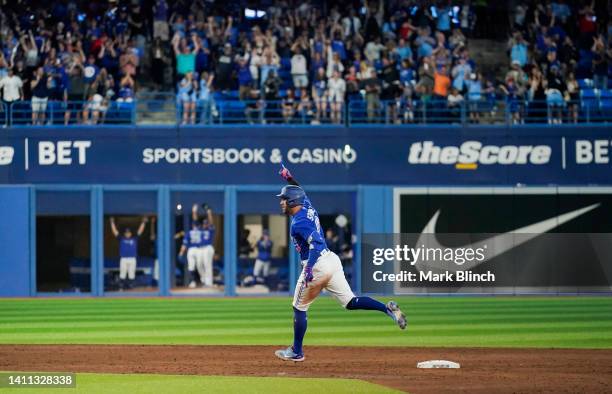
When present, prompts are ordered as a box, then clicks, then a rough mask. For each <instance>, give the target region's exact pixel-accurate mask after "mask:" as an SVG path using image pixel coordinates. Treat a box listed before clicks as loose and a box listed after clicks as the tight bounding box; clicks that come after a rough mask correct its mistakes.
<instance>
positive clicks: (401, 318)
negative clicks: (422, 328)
mask: <svg viewBox="0 0 612 394" xmlns="http://www.w3.org/2000/svg"><path fill="white" fill-rule="evenodd" d="M387 310H388V311H389V314H390V315H391V317H393V320H395V322H396V323H397V325H398V326H399V328H401V329H402V330H405V329H406V325H407V324H408V322H407V321H406V315H405V314H404V313H403V312H402V310H401V309H400V308H399V306H398V305H397V303H396V302H395V301H389V302H387Z"/></svg>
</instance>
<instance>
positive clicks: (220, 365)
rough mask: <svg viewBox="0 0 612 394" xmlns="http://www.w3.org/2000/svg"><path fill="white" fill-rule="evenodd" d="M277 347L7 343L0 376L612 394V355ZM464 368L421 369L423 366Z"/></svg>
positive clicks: (609, 352)
mask: <svg viewBox="0 0 612 394" xmlns="http://www.w3.org/2000/svg"><path fill="white" fill-rule="evenodd" d="M276 349H278V347H275V346H182V345H181V346H151V345H1V346H0V370H5V371H62V372H100V373H101V372H104V373H126V374H128V373H129V374H133V373H159V374H182V375H235V376H251V377H255V376H271V377H320V378H324V377H328V378H354V379H363V380H367V381H370V382H373V383H377V384H381V385H384V386H388V387H392V388H395V389H399V390H402V391H408V392H411V393H440V392H481V393H492V392H514V393H516V392H557V393H558V392H567V393H576V392H588V393H599V392H610V390H611V387H612V350H588V349H515V348H511V349H507V348H408V347H361V348H357V347H327V346H325V347H323V346H312V347H310V346H309V347H306V348H305V351H306V361H305V362H303V363H293V362H286V361H282V360H279V359H277V358H276V357H275V356H274V350H276ZM432 359H445V360H452V361H456V362H459V363H460V364H461V369H458V370H451V369H437V370H423V369H417V368H416V363H417V362H419V361H424V360H432Z"/></svg>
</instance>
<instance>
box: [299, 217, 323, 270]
mask: <svg viewBox="0 0 612 394" xmlns="http://www.w3.org/2000/svg"><path fill="white" fill-rule="evenodd" d="M318 223H319V222H318V217H314V218H313V219H309V218H307V217H304V218H301V219H300V220H298V221H296V222H294V223H293V226H292V230H293V233H294V236H297V237H299V238H301V239H302V241H303V244H304V246H307V247H308V263H307V265H308V266H310V267H312V266H314V265H315V263H316V262H317V259H318V258H319V256H320V255H321V252H323V251H324V250H325V249H326V248H327V245H326V244H325V240H324V239H323V237H322V236H321V231H320V228H319V224H318Z"/></svg>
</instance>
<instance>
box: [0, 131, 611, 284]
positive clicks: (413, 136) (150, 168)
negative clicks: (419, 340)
mask: <svg viewBox="0 0 612 394" xmlns="http://www.w3.org/2000/svg"><path fill="white" fill-rule="evenodd" d="M611 142H612V131H611V130H610V128H609V127H607V126H605V125H603V126H597V127H592V126H590V127H589V128H582V127H572V126H556V127H554V128H553V127H548V126H545V127H527V126H525V127H515V128H512V129H508V128H504V127H499V128H498V127H486V126H481V127H470V128H465V129H462V128H459V127H444V128H442V127H426V128H424V127H414V128H401V129H399V128H388V129H385V128H380V127H372V128H369V127H364V128H351V129H347V128H336V127H323V128H317V129H313V128H306V127H280V126H272V127H267V128H264V127H255V128H244V127H222V128H214V129H206V128H165V127H163V128H138V127H136V128H134V127H97V126H96V127H75V128H29V129H24V128H20V129H9V130H5V131H3V133H2V134H1V135H0V183H2V184H3V185H2V186H0V213H1V214H2V217H3V223H2V224H0V245H1V248H2V254H1V255H0V295H1V296H34V295H51V294H55V293H46V292H44V291H41V290H40V289H37V285H36V274H37V272H36V267H37V253H36V245H37V239H36V238H37V229H36V218H37V215H70V214H78V215H82V216H86V217H87V220H88V225H89V228H90V232H89V234H87V236H88V238H89V252H90V256H91V263H90V264H91V271H90V272H91V275H90V281H91V285H90V292H91V293H90V294H91V295H94V296H100V295H104V294H105V291H104V284H103V277H104V269H105V267H104V256H103V247H102V246H101V245H102V244H103V242H104V232H105V227H104V226H105V217H106V216H108V215H139V214H147V215H155V216H157V217H158V221H157V223H156V233H157V234H158V238H157V242H156V250H155V254H156V256H157V257H158V260H159V272H160V276H159V287H158V291H157V293H158V294H160V295H169V294H172V292H171V289H170V272H171V267H170V265H171V261H172V260H173V258H174V257H173V256H172V255H171V254H172V252H173V248H172V246H171V242H172V239H171V238H172V237H171V233H172V232H173V231H171V230H172V229H171V228H170V227H171V216H172V214H173V212H172V210H173V205H174V201H175V197H174V196H175V195H176V194H177V193H200V194H201V195H205V196H206V197H205V198H206V200H207V202H209V203H210V204H211V205H213V206H214V207H215V210H216V212H218V213H221V214H222V215H223V219H222V220H223V226H222V231H223V235H224V236H223V244H222V249H223V255H224V257H223V259H224V261H225V262H226V266H225V269H226V271H225V283H224V290H223V291H224V294H226V295H235V294H236V275H235V274H236V269H237V267H236V263H235V262H236V260H237V246H238V245H237V236H236V234H237V231H238V229H237V225H238V223H237V215H239V214H241V213H247V212H258V213H262V214H276V213H278V207H277V200H276V198H275V197H274V196H273V194H274V193H276V192H277V191H278V189H279V187H280V186H281V185H282V184H281V182H279V179H278V176H277V174H276V172H277V169H278V166H279V162H280V161H281V160H283V161H284V162H285V164H286V165H287V166H289V167H290V168H291V169H292V171H293V172H294V174H295V176H296V177H297V178H298V179H299V180H300V182H301V183H302V184H303V185H305V187H306V190H307V192H309V194H310V195H311V197H312V198H313V200H314V201H315V203H316V205H317V208H318V209H319V210H320V211H321V212H322V213H329V214H332V213H336V212H343V211H347V212H348V213H349V214H350V215H351V216H352V218H353V220H352V221H353V232H354V233H355V234H357V236H358V237H359V236H361V235H363V234H368V233H391V232H393V231H394V230H396V231H397V229H398V227H397V223H398V220H399V219H398V215H399V210H398V208H397V203H396V201H397V198H396V199H395V200H394V193H396V190H399V189H398V188H401V187H421V188H427V187H431V188H434V189H435V190H437V191H438V194H439V193H440V191H442V192H448V193H450V194H452V193H453V190H459V189H461V190H465V189H466V188H467V189H469V188H470V187H480V188H482V187H491V188H508V187H510V188H516V187H518V188H527V189H529V188H534V187H545V188H546V189H547V191H546V193H548V194H550V191H551V190H554V193H556V190H557V189H556V187H557V186H560V187H582V188H587V189H589V188H596V187H606V186H612V171H610V170H611V169H612V168H611V166H612V164H611V163H610V158H609V156H610V155H612V147H610V144H611ZM534 190H535V189H534ZM606 190H608V189H606ZM606 193H607V192H606ZM54 195H57V196H61V198H57V199H56V198H54ZM67 196H70V198H67ZM118 196H121V198H120V201H118ZM73 197H74V198H73ZM394 204H395V205H394ZM38 236H41V234H38ZM358 239H359V238H358ZM354 252H355V257H354V262H355V269H354V275H355V278H354V281H353V286H354V287H356V290H357V291H359V290H360V289H359V287H360V285H361V278H360V275H361V269H360V267H359V265H360V261H361V250H360V247H359V242H357V243H356V244H355V250H354ZM296 267H297V258H296V256H295V254H294V253H289V283H294V282H295V278H296V276H297V272H296V271H297V268H296ZM611 271H612V270H611ZM291 291H292V289H291V288H290V289H289V292H291ZM77 295H78V294H77Z"/></svg>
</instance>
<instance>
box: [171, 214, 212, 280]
mask: <svg viewBox="0 0 612 394" xmlns="http://www.w3.org/2000/svg"><path fill="white" fill-rule="evenodd" d="M205 210H206V214H207V217H206V218H205V219H203V220H202V221H200V219H199V217H198V205H197V204H194V205H193V207H192V209H191V229H190V230H189V231H188V232H187V233H185V235H184V237H183V245H182V246H181V250H180V251H179V256H183V255H184V254H185V251H187V269H188V270H189V275H190V277H191V279H190V282H189V288H192V289H193V288H195V287H196V277H195V271H196V269H197V270H198V274H199V275H200V282H201V283H202V286H204V287H207V286H212V284H213V272H212V268H213V264H212V262H213V256H214V254H215V249H214V247H213V242H214V239H215V226H214V224H213V216H212V210H211V209H210V208H208V207H206V209H205Z"/></svg>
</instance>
